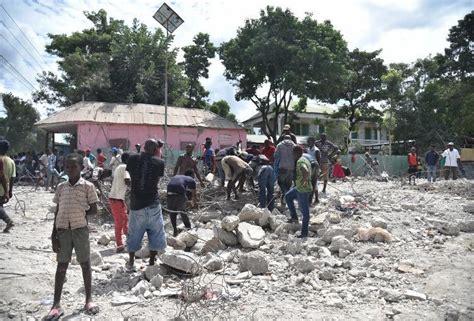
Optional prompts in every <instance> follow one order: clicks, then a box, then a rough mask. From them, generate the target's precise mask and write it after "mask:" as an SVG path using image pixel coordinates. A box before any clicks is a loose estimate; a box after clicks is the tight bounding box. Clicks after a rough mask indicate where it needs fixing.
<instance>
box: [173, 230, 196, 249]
mask: <svg viewBox="0 0 474 321" xmlns="http://www.w3.org/2000/svg"><path fill="white" fill-rule="evenodd" d="M176 238H177V239H178V241H180V242H183V243H184V244H185V245H186V247H187V248H189V247H193V246H194V244H196V242H197V240H198V236H197V233H196V231H184V232H181V233H180V234H179V235H178V236H177V237H176Z"/></svg>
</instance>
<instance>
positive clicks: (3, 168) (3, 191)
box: [0, 140, 16, 233]
mask: <svg viewBox="0 0 474 321" xmlns="http://www.w3.org/2000/svg"><path fill="white" fill-rule="evenodd" d="M9 148H10V143H9V142H8V141H7V140H1V141H0V182H1V185H0V219H1V220H2V221H4V222H5V223H6V224H7V226H5V228H4V229H3V233H8V232H10V230H11V229H12V227H13V226H15V224H14V223H13V221H12V220H11V218H10V217H9V216H8V214H7V212H5V209H4V208H3V204H6V203H8V200H9V199H11V198H12V197H13V181H14V178H15V177H16V166H15V162H14V161H13V159H11V158H10V157H8V156H7V152H8V149H9Z"/></svg>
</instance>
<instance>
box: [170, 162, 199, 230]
mask: <svg viewBox="0 0 474 321" xmlns="http://www.w3.org/2000/svg"><path fill="white" fill-rule="evenodd" d="M166 190H167V193H166V203H167V206H168V210H169V213H170V220H171V225H173V236H177V235H178V234H179V232H178V227H177V223H176V218H177V216H178V214H181V220H182V221H183V224H184V226H185V227H186V228H187V229H190V228H191V222H190V221H189V217H188V215H187V214H186V204H187V200H192V205H193V207H196V206H197V197H196V181H195V180H194V171H193V170H192V169H188V170H187V171H186V172H185V173H184V175H176V176H173V177H171V180H170V182H169V183H168V187H167V189H166Z"/></svg>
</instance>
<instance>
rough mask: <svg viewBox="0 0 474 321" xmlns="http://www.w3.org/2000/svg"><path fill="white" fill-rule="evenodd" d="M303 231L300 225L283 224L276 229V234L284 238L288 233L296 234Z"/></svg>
mask: <svg viewBox="0 0 474 321" xmlns="http://www.w3.org/2000/svg"><path fill="white" fill-rule="evenodd" d="M300 229H301V225H300V224H299V223H283V224H281V225H280V226H278V227H277V228H276V229H275V234H276V235H278V236H282V235H285V234H288V233H295V232H297V231H299V230H300Z"/></svg>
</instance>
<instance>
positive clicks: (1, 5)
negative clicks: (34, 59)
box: [0, 4, 41, 58]
mask: <svg viewBox="0 0 474 321" xmlns="http://www.w3.org/2000/svg"><path fill="white" fill-rule="evenodd" d="M0 7H1V8H2V9H3V11H5V13H6V14H7V16H8V17H9V18H10V20H11V21H13V23H14V24H15V26H16V27H17V28H18V30H20V32H21V34H22V35H23V37H24V38H25V39H26V41H28V43H29V44H30V45H31V47H32V48H33V50H34V51H36V53H37V54H38V55H39V57H40V58H41V53H40V52H39V51H38V50H37V49H36V47H35V45H33V43H32V42H31V41H30V39H29V38H28V36H27V35H26V34H25V33H24V32H23V30H22V29H21V28H20V26H19V25H18V24H17V23H16V21H15V19H13V17H12V16H10V14H9V13H8V11H7V9H6V8H5V7H4V6H3V4H0Z"/></svg>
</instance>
